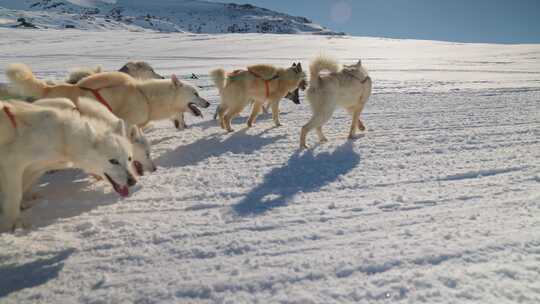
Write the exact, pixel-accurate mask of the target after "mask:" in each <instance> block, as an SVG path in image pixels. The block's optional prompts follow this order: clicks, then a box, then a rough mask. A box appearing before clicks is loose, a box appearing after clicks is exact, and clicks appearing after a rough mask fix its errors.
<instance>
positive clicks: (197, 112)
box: [188, 102, 203, 117]
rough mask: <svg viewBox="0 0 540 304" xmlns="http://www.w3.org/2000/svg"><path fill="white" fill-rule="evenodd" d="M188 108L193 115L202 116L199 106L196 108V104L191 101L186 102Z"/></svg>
mask: <svg viewBox="0 0 540 304" xmlns="http://www.w3.org/2000/svg"><path fill="white" fill-rule="evenodd" d="M188 108H189V110H190V111H191V113H193V115H195V116H197V117H203V114H202V112H201V110H199V108H197V106H196V105H195V104H194V103H193V102H190V103H188Z"/></svg>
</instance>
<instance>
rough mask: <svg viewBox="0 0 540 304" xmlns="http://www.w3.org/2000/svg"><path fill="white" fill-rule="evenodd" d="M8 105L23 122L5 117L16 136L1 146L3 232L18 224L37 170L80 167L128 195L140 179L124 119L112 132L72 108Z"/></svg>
mask: <svg viewBox="0 0 540 304" xmlns="http://www.w3.org/2000/svg"><path fill="white" fill-rule="evenodd" d="M3 107H9V110H10V113H12V114H13V117H14V118H15V119H16V122H17V125H16V126H13V125H12V123H11V121H10V119H9V118H8V117H6V116H5V115H3V116H0V126H2V132H4V131H5V130H7V129H6V125H7V128H10V127H11V128H12V133H11V134H12V135H13V136H10V138H9V141H5V142H3V144H2V145H0V189H2V196H3V200H2V205H1V207H2V208H1V214H0V231H7V230H10V229H14V228H15V227H16V225H17V224H18V222H19V220H20V218H19V217H20V204H21V200H22V196H23V192H24V189H25V188H28V184H31V183H32V182H33V181H35V179H36V177H35V176H33V174H35V173H36V172H37V174H38V175H39V174H41V168H55V167H57V168H66V167H71V168H80V169H82V170H84V171H85V172H87V173H90V174H93V175H97V176H101V177H102V178H103V179H106V180H108V181H109V182H110V183H111V185H112V186H113V188H114V190H115V191H116V192H118V193H119V194H120V195H122V196H127V195H128V194H129V190H128V187H129V186H132V185H134V184H135V183H136V180H135V179H134V177H133V174H132V166H133V164H132V158H133V156H132V153H133V152H132V146H131V144H130V143H129V141H128V140H127V139H126V133H125V132H126V131H125V125H124V123H123V122H120V123H119V124H118V126H117V128H115V130H111V129H110V128H109V126H108V125H106V124H105V123H102V122H99V121H97V120H95V119H89V118H84V117H82V118H81V116H80V114H79V113H78V112H76V111H72V110H60V109H54V108H50V107H43V106H37V105H33V104H29V103H27V102H19V101H12V102H9V103H8V102H0V109H3ZM2 135H4V134H2ZM44 138H45V139H46V140H47V142H46V144H44V143H43V139H44Z"/></svg>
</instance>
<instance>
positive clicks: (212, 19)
mask: <svg viewBox="0 0 540 304" xmlns="http://www.w3.org/2000/svg"><path fill="white" fill-rule="evenodd" d="M21 18H24V21H23V19H21ZM23 22H25V23H23ZM0 27H37V28H52V29H63V28H77V29H92V30H110V29H124V30H132V31H147V30H154V31H162V32H192V33H276V34H293V33H312V34H328V35H334V34H343V33H336V32H333V31H331V30H328V29H326V28H324V27H322V26H320V25H317V24H315V23H313V22H312V21H311V20H309V19H306V18H303V17H294V16H290V15H287V14H283V13H278V12H275V11H271V10H268V9H264V8H260V7H256V6H253V5H249V4H245V5H238V4H234V3H228V4H224V3H213V2H208V1H199V0H178V1H175V0H158V1H145V0H69V1H68V0H0Z"/></svg>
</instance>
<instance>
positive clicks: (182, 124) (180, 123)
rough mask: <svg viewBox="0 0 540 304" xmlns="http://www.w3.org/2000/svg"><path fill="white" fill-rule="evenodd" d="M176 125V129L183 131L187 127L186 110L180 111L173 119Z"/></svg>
mask: <svg viewBox="0 0 540 304" xmlns="http://www.w3.org/2000/svg"><path fill="white" fill-rule="evenodd" d="M173 122H174V126H175V127H176V129H178V130H180V131H182V130H184V129H187V127H188V126H187V124H186V121H185V120H184V112H180V113H178V114H176V117H175V118H174V119H173Z"/></svg>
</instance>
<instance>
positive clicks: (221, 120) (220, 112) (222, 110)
mask: <svg viewBox="0 0 540 304" xmlns="http://www.w3.org/2000/svg"><path fill="white" fill-rule="evenodd" d="M225 113H227V107H226V106H225V105H219V106H218V108H217V115H218V117H219V125H220V126H221V128H222V129H226V127H225Z"/></svg>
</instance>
